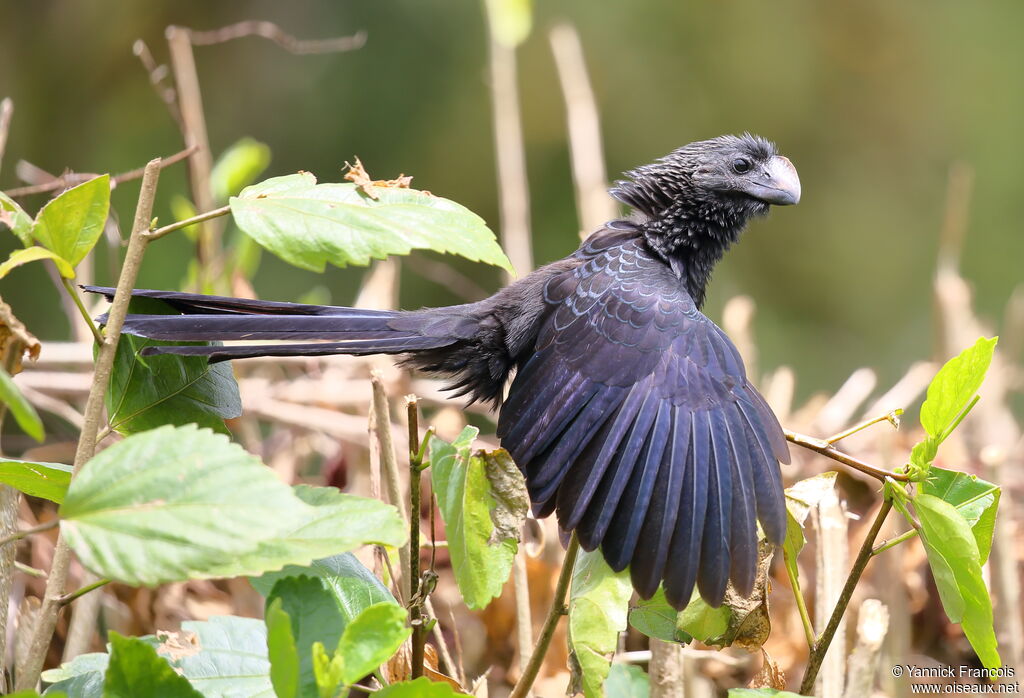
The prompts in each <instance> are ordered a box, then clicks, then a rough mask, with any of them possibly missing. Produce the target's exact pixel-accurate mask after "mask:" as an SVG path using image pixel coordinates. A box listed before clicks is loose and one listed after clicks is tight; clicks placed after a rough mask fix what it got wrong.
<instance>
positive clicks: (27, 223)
mask: <svg viewBox="0 0 1024 698" xmlns="http://www.w3.org/2000/svg"><path fill="white" fill-rule="evenodd" d="M0 225H3V226H6V227H7V228H8V229H9V230H10V231H11V232H12V233H14V235H15V236H16V237H17V238H18V240H20V241H21V244H22V245H24V246H25V247H28V246H29V245H31V244H32V216H30V215H28V214H27V213H25V210H24V209H23V208H22V207H21V206H19V205H18V202H16V201H15V200H14V199H12V198H11V197H9V196H7V194H4V193H3V192H2V191H0Z"/></svg>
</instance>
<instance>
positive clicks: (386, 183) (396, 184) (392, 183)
mask: <svg viewBox="0 0 1024 698" xmlns="http://www.w3.org/2000/svg"><path fill="white" fill-rule="evenodd" d="M345 166H346V167H348V172H346V173H345V179H347V180H348V181H350V182H352V183H353V184H355V185H356V186H357V187H359V188H360V189H362V190H363V193H364V194H366V195H367V196H368V197H370V198H371V199H373V200H377V199H379V198H380V195H378V194H377V192H376V191H374V187H384V188H391V189H408V188H409V185H410V184H412V176H408V177H407V176H405V175H404V174H400V175H398V177H396V178H395V179H372V178H371V177H370V175H369V173H367V171H366V168H365V167H363V163H362V161H361V160H360V159H359V158H358V157H357V158H356V164H354V165H351V164H349V163H347V162H346V163H345Z"/></svg>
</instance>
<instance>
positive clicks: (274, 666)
mask: <svg viewBox="0 0 1024 698" xmlns="http://www.w3.org/2000/svg"><path fill="white" fill-rule="evenodd" d="M282 603H283V602H282V600H281V599H280V598H275V599H274V600H273V601H270V602H269V603H268V604H267V611H266V614H265V619H264V621H265V622H266V624H267V654H268V656H269V657H270V682H271V683H272V684H273V685H274V693H275V694H276V695H277V698H295V697H296V696H297V695H299V673H300V669H299V651H298V649H297V648H296V646H295V637H294V636H293V635H292V620H291V618H290V617H289V615H288V613H287V612H286V611H285V610H284V609H283V608H282ZM310 670H312V666H311V667H310Z"/></svg>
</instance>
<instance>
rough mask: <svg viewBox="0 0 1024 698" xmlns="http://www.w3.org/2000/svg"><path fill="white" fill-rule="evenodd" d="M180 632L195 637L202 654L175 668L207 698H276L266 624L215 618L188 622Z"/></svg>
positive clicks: (256, 621)
mask: <svg viewBox="0 0 1024 698" xmlns="http://www.w3.org/2000/svg"><path fill="white" fill-rule="evenodd" d="M181 629H182V631H183V632H189V633H195V634H196V638H197V642H196V644H197V645H198V646H199V648H200V651H199V652H198V653H197V654H193V655H187V656H185V657H182V658H181V659H179V660H178V661H177V662H175V665H176V666H177V668H178V670H179V671H181V673H182V675H183V676H184V677H185V678H187V679H188V680H189V682H190V683H191V684H192V686H193V687H195V688H196V690H198V691H200V692H201V693H202V694H203V695H204V696H206V698H242V697H243V696H244V698H274V688H273V686H272V685H271V681H270V660H269V659H268V657H267V628H266V625H264V623H263V621H261V620H257V619H255V618H239V617H238V616H214V617H212V618H210V619H209V620H207V621H185V622H183V623H182V624H181Z"/></svg>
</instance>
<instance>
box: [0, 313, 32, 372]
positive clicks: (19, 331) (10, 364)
mask: <svg viewBox="0 0 1024 698" xmlns="http://www.w3.org/2000/svg"><path fill="white" fill-rule="evenodd" d="M39 349H40V345H39V340H38V339H36V338H35V337H34V336H32V334H31V333H30V332H29V331H28V330H26V329H25V325H23V324H22V322H21V320H19V319H18V318H16V317H14V311H12V310H11V306H9V305H7V304H6V303H4V301H3V299H2V298H0V361H3V364H4V365H5V366H6V367H7V368H8V372H9V373H10V374H11V375H12V376H13V375H14V374H15V373H18V372H19V371H21V359H22V356H24V355H25V354H28V356H29V358H30V359H32V360H33V361H35V360H36V359H38V358H39Z"/></svg>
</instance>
